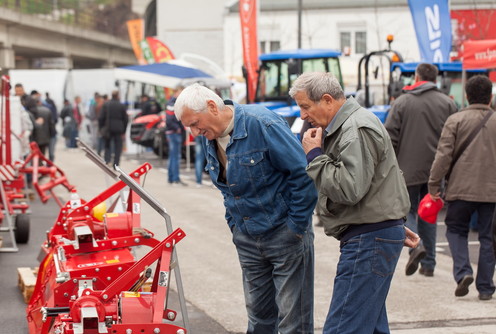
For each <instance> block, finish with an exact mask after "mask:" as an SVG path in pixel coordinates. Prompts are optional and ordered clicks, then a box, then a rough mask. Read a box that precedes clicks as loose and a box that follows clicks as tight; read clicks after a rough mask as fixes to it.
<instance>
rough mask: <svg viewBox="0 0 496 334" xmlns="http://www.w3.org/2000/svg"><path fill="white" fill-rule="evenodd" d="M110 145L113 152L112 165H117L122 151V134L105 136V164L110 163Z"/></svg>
mask: <svg viewBox="0 0 496 334" xmlns="http://www.w3.org/2000/svg"><path fill="white" fill-rule="evenodd" d="M112 144H113V145H112ZM112 147H113V153H114V163H113V165H117V166H119V162H120V160H121V153H122V135H110V137H108V138H105V163H107V164H108V163H110V159H111V156H112Z"/></svg>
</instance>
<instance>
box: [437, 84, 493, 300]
mask: <svg viewBox="0 0 496 334" xmlns="http://www.w3.org/2000/svg"><path fill="white" fill-rule="evenodd" d="M465 91H466V93H467V100H468V102H469V104H470V105H469V106H468V107H467V108H465V109H462V110H461V111H460V112H458V113H456V114H454V115H452V116H450V117H449V118H448V120H447V121H446V123H445V124H444V127H443V132H442V133H441V138H440V139H439V144H438V146H437V152H436V157H435V159H434V163H433V164H432V168H431V175H430V178H429V194H431V197H433V198H434V199H437V198H438V197H439V193H440V189H441V181H442V180H443V178H444V177H445V176H446V175H447V174H449V175H450V176H449V182H448V185H447V187H446V191H445V199H446V201H447V203H448V209H447V212H446V218H445V223H446V237H447V239H448V243H449V246H450V250H451V255H452V258H453V276H454V278H455V281H456V282H457V284H458V285H457V287H456V289H455V296H457V297H462V296H465V295H466V294H468V292H469V291H468V287H469V285H470V284H472V282H473V281H474V277H473V270H472V266H471V265H470V259H469V254H468V241H467V236H468V232H469V223H470V217H471V215H472V214H473V213H474V212H477V213H478V221H477V223H478V228H479V242H480V248H479V263H478V269H477V278H476V282H475V285H476V287H477V290H478V291H479V299H480V300H489V299H491V298H492V295H493V294H494V290H495V288H494V282H493V275H494V265H495V258H494V253H493V245H492V236H491V233H492V230H491V228H492V221H493V215H494V208H495V203H496V173H495V169H494V166H496V115H494V112H493V111H492V110H491V108H490V107H489V104H490V102H491V92H492V83H491V81H490V80H489V79H488V78H487V77H485V76H475V77H473V78H471V79H470V80H468V82H467V85H466V86H465ZM486 116H487V117H489V118H488V119H487V120H485V121H486V123H485V124H484V126H483V127H482V128H480V130H479V131H478V132H477V134H476V135H475V137H473V139H472V141H471V142H470V143H469V144H468V146H466V148H465V150H463V152H462V151H461V149H460V147H462V145H464V143H465V142H467V138H468V137H469V136H470V135H471V133H472V132H474V129H477V128H478V127H479V126H480V125H481V122H482V120H483V119H484V118H485V117H486ZM474 133H475V132H474ZM457 156H458V157H459V158H458V160H456V162H455V163H454V164H453V157H457Z"/></svg>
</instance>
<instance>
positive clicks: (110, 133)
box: [98, 91, 128, 166]
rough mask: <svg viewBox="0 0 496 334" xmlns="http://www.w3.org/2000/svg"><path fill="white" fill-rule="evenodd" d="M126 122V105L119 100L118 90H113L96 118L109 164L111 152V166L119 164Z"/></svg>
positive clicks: (105, 157) (106, 161)
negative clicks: (109, 98) (110, 97)
mask: <svg viewBox="0 0 496 334" xmlns="http://www.w3.org/2000/svg"><path fill="white" fill-rule="evenodd" d="M127 123H128V116H127V110H126V106H125V105H124V104H122V103H121V102H120V101H119V92H118V91H113V92H112V99H111V100H110V101H108V102H106V103H104V104H103V107H102V112H101V113H100V116H99V118H98V125H99V129H100V131H101V133H102V136H103V138H105V156H104V159H105V163H106V164H110V162H111V160H112V156H111V155H112V153H113V156H114V157H113V166H115V165H117V166H118V165H119V163H120V158H121V154H122V141H123V137H124V134H125V133H126V128H127ZM112 148H113V150H112Z"/></svg>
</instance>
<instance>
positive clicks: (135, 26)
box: [126, 19, 146, 65]
mask: <svg viewBox="0 0 496 334" xmlns="http://www.w3.org/2000/svg"><path fill="white" fill-rule="evenodd" d="M126 24H127V32H128V34H129V40H130V41H131V46H132V47H133V51H134V55H135V56H136V59H138V64H140V65H144V64H146V61H145V59H144V58H143V53H142V52H141V47H140V41H141V40H143V37H144V31H143V20H142V19H136V20H129V21H127V22H126Z"/></svg>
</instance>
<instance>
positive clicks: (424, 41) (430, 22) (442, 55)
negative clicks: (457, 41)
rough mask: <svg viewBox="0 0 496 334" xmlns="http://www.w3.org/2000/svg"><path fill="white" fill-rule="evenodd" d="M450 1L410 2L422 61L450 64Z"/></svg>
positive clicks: (409, 0)
mask: <svg viewBox="0 0 496 334" xmlns="http://www.w3.org/2000/svg"><path fill="white" fill-rule="evenodd" d="M448 1H449V0H408V5H409V6H410V12H411V13H412V18H413V25H414V27H415V32H416V35H417V41H418V44H419V49H420V57H421V61H424V62H429V63H440V62H449V60H450V56H449V54H450V51H451V19H450V12H449V4H448Z"/></svg>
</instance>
